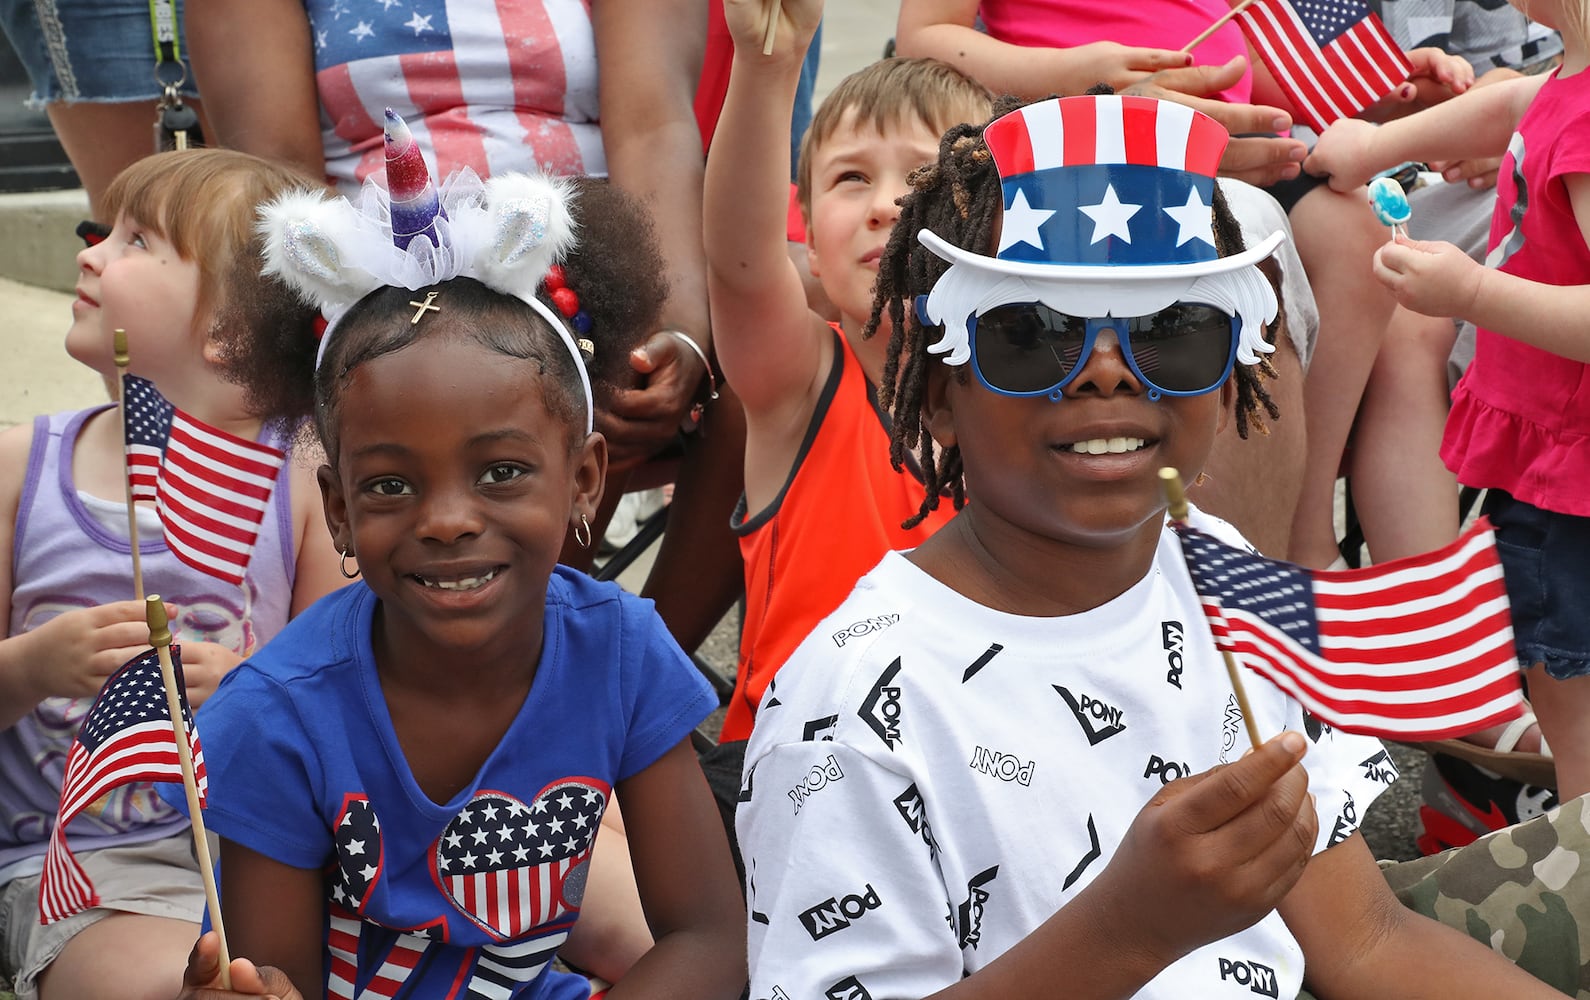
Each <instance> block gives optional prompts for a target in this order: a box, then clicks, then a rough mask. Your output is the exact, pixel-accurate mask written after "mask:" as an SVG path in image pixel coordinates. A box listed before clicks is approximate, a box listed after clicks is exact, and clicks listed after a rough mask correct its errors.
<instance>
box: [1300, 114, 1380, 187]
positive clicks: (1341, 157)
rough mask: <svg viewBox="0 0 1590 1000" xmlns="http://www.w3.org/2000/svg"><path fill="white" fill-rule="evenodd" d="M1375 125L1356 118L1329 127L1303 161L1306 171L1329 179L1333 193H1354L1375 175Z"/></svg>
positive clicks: (1340, 121) (1345, 119) (1337, 122)
mask: <svg viewBox="0 0 1590 1000" xmlns="http://www.w3.org/2000/svg"><path fill="white" fill-rule="evenodd" d="M1374 138H1375V126H1374V125H1371V124H1370V123H1369V122H1366V121H1359V120H1358V119H1357V118H1342V119H1339V120H1338V121H1336V122H1335V123H1334V124H1332V125H1331V127H1330V128H1327V129H1326V130H1325V132H1324V134H1322V135H1321V136H1320V137H1319V142H1317V143H1315V144H1314V151H1313V152H1312V153H1309V154H1308V159H1306V160H1304V161H1303V169H1304V170H1305V171H1307V172H1308V173H1311V174H1314V175H1315V176H1316V177H1327V178H1329V179H1330V186H1331V190H1333V191H1351V190H1353V189H1354V188H1360V187H1363V186H1364V185H1365V184H1368V183H1369V179H1370V178H1371V177H1373V176H1374V174H1375V169H1374V167H1373V165H1372V164H1373V160H1372V159H1371V152H1370V144H1371V143H1372V142H1373V141H1374Z"/></svg>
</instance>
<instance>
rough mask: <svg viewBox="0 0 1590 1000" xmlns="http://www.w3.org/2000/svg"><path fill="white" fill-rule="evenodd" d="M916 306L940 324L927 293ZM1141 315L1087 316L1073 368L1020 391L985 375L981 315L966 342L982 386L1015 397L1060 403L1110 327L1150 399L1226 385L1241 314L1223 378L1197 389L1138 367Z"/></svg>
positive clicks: (971, 323) (973, 319) (922, 316)
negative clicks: (1136, 332)
mask: <svg viewBox="0 0 1590 1000" xmlns="http://www.w3.org/2000/svg"><path fill="white" fill-rule="evenodd" d="M1177 304H1185V305H1194V304H1198V305H1202V304H1203V303H1177ZM915 305H916V314H917V319H918V321H920V322H921V324H922V325H923V326H925V327H935V326H938V325H939V324H937V323H933V322H931V321H930V320H929V319H928V317H927V296H926V295H918V296H917V297H916V303H915ZM1004 305H1012V306H1020V305H1032V306H1038V305H1042V303H1038V302H1010V303H1004ZM996 308H1003V305H1002V306H999V307H996ZM1050 308H1051V309H1052V307H1050ZM1211 308H1214V307H1211ZM1053 311H1054V312H1055V313H1057V314H1060V315H1067V314H1062V313H1060V311H1059V310H1058V309H1054V310H1053ZM1143 315H1148V316H1152V315H1155V314H1154V313H1145V314H1143ZM1140 318H1142V316H1094V317H1087V318H1086V323H1087V326H1086V331H1085V333H1084V334H1083V340H1082V350H1081V352H1080V353H1079V354H1078V355H1077V359H1076V361H1075V362H1074V363H1073V364H1072V366H1071V370H1070V371H1069V372H1067V373H1066V375H1065V377H1064V378H1062V379H1061V380H1060V381H1058V382H1056V383H1054V384H1053V385H1050V386H1047V387H1045V388H1042V389H1029V390H1025V391H1020V392H1018V391H1016V390H1013V389H1005V388H1002V387H1000V386H997V385H995V384H994V383H992V382H990V381H989V380H988V378H987V377H986V376H985V375H984V374H983V368H982V365H981V364H980V363H979V362H978V360H977V320H978V317H977V315H976V314H975V313H974V314H972V315H971V316H968V317H967V318H966V334H967V345H968V347H969V348H970V350H971V355H972V372H973V373H974V374H975V375H976V376H977V381H978V382H980V383H982V385H983V387H984V388H985V389H987V390H989V391H990V392H996V393H998V394H999V395H1001V396H1014V397H1027V396H1048V397H1049V399H1050V400H1052V401H1054V402H1056V403H1058V402H1060V400H1062V399H1064V398H1065V388H1066V386H1068V385H1070V384H1071V383H1072V382H1073V381H1074V380H1075V379H1076V377H1077V374H1078V373H1079V372H1081V371H1082V370H1083V369H1084V368H1086V367H1087V365H1088V360H1089V359H1090V358H1091V357H1092V356H1093V345H1094V343H1095V342H1097V340H1098V336H1099V331H1101V330H1111V331H1113V332H1114V333H1115V339H1116V341H1117V342H1118V343H1119V344H1120V345H1121V354H1122V356H1123V357H1125V358H1126V364H1127V367H1129V368H1130V369H1131V370H1132V374H1133V375H1135V376H1136V377H1137V380H1138V381H1139V382H1141V383H1143V385H1145V386H1147V387H1148V398H1149V399H1154V400H1157V399H1159V398H1160V397H1161V396H1204V395H1207V394H1209V393H1211V392H1214V391H1215V390H1216V389H1219V388H1220V387H1221V386H1222V385H1225V383H1226V379H1228V378H1230V377H1231V372H1232V369H1233V368H1235V367H1236V361H1237V344H1238V341H1239V339H1240V338H1241V333H1242V320H1241V319H1240V318H1239V317H1237V316H1229V315H1228V317H1227V318H1228V319H1229V321H1230V324H1231V342H1230V346H1229V347H1228V348H1227V350H1226V363H1225V365H1224V366H1222V368H1221V372H1220V377H1219V378H1218V379H1216V380H1215V381H1214V383H1213V384H1212V385H1209V386H1208V387H1206V388H1203V389H1194V390H1191V391H1187V390H1176V389H1167V388H1165V387H1164V386H1161V385H1160V384H1159V383H1157V382H1155V381H1154V380H1153V379H1152V378H1150V377H1149V376H1148V375H1147V374H1145V373H1144V371H1143V369H1142V368H1141V367H1139V365H1138V363H1137V357H1136V355H1135V354H1134V353H1133V351H1132V335H1131V321H1132V320H1134V319H1140Z"/></svg>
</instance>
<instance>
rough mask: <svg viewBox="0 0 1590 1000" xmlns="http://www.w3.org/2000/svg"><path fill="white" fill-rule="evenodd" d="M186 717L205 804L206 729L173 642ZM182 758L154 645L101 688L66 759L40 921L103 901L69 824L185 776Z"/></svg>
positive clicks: (42, 889) (173, 659)
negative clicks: (144, 785) (99, 804)
mask: <svg viewBox="0 0 1590 1000" xmlns="http://www.w3.org/2000/svg"><path fill="white" fill-rule="evenodd" d="M171 664H172V666H173V667H174V668H175V670H176V684H177V691H178V697H179V698H180V699H181V703H182V719H183V723H184V724H185V725H186V727H187V734H188V747H189V750H190V752H191V754H192V758H193V771H194V777H195V779H196V780H197V782H198V786H199V801H200V804H201V805H202V804H203V802H204V798H205V792H206V790H207V789H208V787H209V781H208V778H207V777H206V774H205V769H204V754H203V753H201V752H200V750H199V733H198V730H196V729H195V728H194V727H193V716H192V715H191V713H189V711H188V701H187V695H186V693H185V692H184V691H183V687H182V660H181V657H180V656H179V655H178V652H177V647H176V646H172V647H171ZM181 780H182V761H181V758H180V757H179V756H178V749H177V740H176V734H175V733H174V732H173V731H172V727H171V714H170V710H169V708H168V705H167V702H166V689H165V685H164V683H162V681H161V678H160V658H159V655H158V654H157V652H156V651H155V650H153V649H150V650H148V651H146V652H143V653H139V654H138V655H137V656H135V657H133V658H132V659H131V660H128V661H127V662H126V663H125V664H124V665H123V666H122V667H121V668H120V669H118V670H117V671H116V672H115V673H114V674H112V675H111V677H110V680H108V681H106V682H105V686H104V687H103V688H101V689H100V692H99V697H97V698H95V699H94V704H93V705H92V706H91V707H90V708H89V710H88V715H86V716H84V718H83V726H82V729H81V730H79V731H78V734H77V739H76V740H75V741H74V742H73V743H72V748H71V749H70V750H69V751H68V752H67V756H66V773H65V775H64V776H63V778H62V779H61V807H60V810H59V811H58V813H57V814H56V818H55V828H54V829H52V830H51V831H50V842H49V847H48V848H47V849H46V851H45V854H44V873H43V875H42V876H41V877H40V879H39V922H40V923H42V924H49V923H54V922H55V921H57V920H64V919H65V918H67V917H70V916H71V915H72V914H74V913H80V912H82V911H83V910H86V909H88V908H89V907H91V906H96V905H98V903H99V896H98V894H97V893H96V892H95V891H94V886H93V883H92V882H90V881H89V878H88V875H87V873H85V872H84V871H83V868H82V866H81V865H79V864H78V863H77V858H75V857H74V856H73V855H72V850H71V848H70V847H69V846H68V845H67V842H66V826H67V824H68V823H70V822H71V821H72V820H73V818H75V817H76V816H77V814H78V813H80V812H82V811H83V810H84V809H86V808H88V807H89V806H90V805H92V804H93V803H94V802H96V801H97V800H99V799H100V798H101V797H102V796H104V795H106V794H108V793H110V792H112V791H114V790H115V789H117V788H120V787H121V786H122V785H126V784H129V783H131V782H134V781H181Z"/></svg>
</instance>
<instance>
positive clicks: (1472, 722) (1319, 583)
mask: <svg viewBox="0 0 1590 1000" xmlns="http://www.w3.org/2000/svg"><path fill="white" fill-rule="evenodd" d="M1308 575H1309V576H1310V577H1311V578H1312V586H1313V599H1314V604H1315V617H1316V621H1317V632H1318V637H1319V640H1318V641H1319V651H1318V653H1315V652H1312V651H1310V650H1308V649H1305V648H1304V647H1303V646H1302V645H1300V644H1299V643H1298V642H1296V641H1294V640H1293V639H1292V638H1291V637H1289V636H1288V635H1286V634H1285V633H1284V632H1283V631H1281V630H1280V629H1277V628H1276V627H1274V626H1273V625H1272V624H1271V623H1270V622H1268V621H1266V620H1265V619H1264V618H1262V617H1260V616H1259V615H1257V614H1253V613H1251V612H1249V611H1245V610H1241V609H1236V608H1229V607H1224V606H1222V602H1220V601H1219V599H1218V598H1213V597H1211V596H1210V595H1207V594H1201V595H1200V596H1201V597H1202V598H1203V603H1204V612H1205V614H1206V615H1207V616H1208V618H1209V623H1210V629H1211V631H1213V632H1214V634H1215V644H1216V645H1217V646H1219V647H1220V648H1222V649H1225V650H1228V651H1230V652H1231V653H1232V654H1233V655H1234V656H1235V657H1236V658H1237V660H1238V661H1239V662H1241V663H1242V664H1243V665H1244V666H1247V667H1249V668H1250V669H1252V670H1254V671H1255V672H1257V673H1259V674H1261V675H1263V676H1264V677H1266V678H1268V679H1269V680H1270V681H1272V682H1273V683H1274V684H1276V685H1277V686H1278V687H1280V688H1282V689H1283V690H1285V691H1286V692H1288V693H1289V694H1291V695H1292V696H1293V697H1295V698H1296V699H1297V700H1298V701H1299V702H1301V703H1302V704H1303V706H1304V707H1305V708H1307V709H1308V710H1309V711H1310V712H1312V713H1313V714H1314V715H1316V716H1318V717H1319V718H1321V719H1323V720H1325V721H1326V722H1329V723H1330V724H1331V725H1333V726H1336V727H1337V728H1338V729H1342V730H1345V731H1347V732H1355V733H1365V734H1368V735H1372V736H1383V737H1387V738H1390V739H1397V740H1436V739H1447V738H1451V737H1455V736H1461V735H1463V734H1465V733H1471V732H1473V731H1475V730H1477V729H1482V728H1485V727H1486V726H1492V725H1497V724H1499V723H1502V722H1506V721H1508V720H1510V719H1514V718H1517V717H1518V716H1519V715H1521V714H1522V713H1523V711H1524V707H1525V702H1524V692H1523V685H1522V682H1521V678H1520V674H1519V665H1518V657H1517V655H1516V653H1515V651H1514V647H1513V627H1512V617H1511V614H1510V612H1509V609H1508V603H1507V590H1506V587H1505V586H1504V584H1503V581H1502V566H1501V562H1500V561H1499V560H1498V558H1497V555H1496V541H1495V536H1494V533H1493V532H1492V530H1491V527H1490V524H1489V522H1486V521H1484V520H1483V519H1482V520H1481V521H1480V522H1479V523H1477V524H1476V525H1475V526H1474V527H1472V528H1471V529H1470V530H1469V531H1468V532H1466V533H1465V534H1464V535H1463V536H1462V537H1460V538H1459V539H1458V540H1457V541H1456V542H1454V543H1453V544H1452V545H1449V546H1447V547H1446V548H1443V549H1439V550H1437V551H1435V552H1432V553H1428V554H1426V555H1423V556H1416V557H1413V558H1410V559H1398V560H1395V561H1392V562H1389V563H1384V564H1382V565H1380V566H1375V567H1370V568H1368V569H1363V570H1345V571H1339V572H1329V571H1312V572H1310V573H1309V574H1308ZM1228 603H1229V602H1228Z"/></svg>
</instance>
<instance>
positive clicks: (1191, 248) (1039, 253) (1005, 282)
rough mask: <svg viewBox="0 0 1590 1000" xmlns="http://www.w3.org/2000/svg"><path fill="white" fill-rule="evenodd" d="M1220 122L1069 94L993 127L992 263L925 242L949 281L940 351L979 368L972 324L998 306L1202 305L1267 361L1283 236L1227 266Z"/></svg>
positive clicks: (924, 234)
mask: <svg viewBox="0 0 1590 1000" xmlns="http://www.w3.org/2000/svg"><path fill="white" fill-rule="evenodd" d="M1229 138H1230V137H1229V135H1228V134H1227V132H1226V130H1225V128H1224V127H1223V126H1222V125H1220V124H1219V123H1218V122H1216V121H1215V120H1214V119H1213V118H1210V117H1209V116H1207V115H1205V114H1202V113H1201V112H1198V111H1194V110H1192V109H1191V108H1188V107H1186V106H1185V105H1181V104H1175V103H1172V102H1169V101H1159V100H1154V99H1152V98H1147V97H1124V96H1117V95H1100V96H1089V97H1063V98H1055V99H1051V100H1047V101H1041V102H1039V103H1036V104H1030V105H1027V106H1026V107H1023V108H1019V109H1017V110H1015V111H1012V112H1011V113H1010V114H1007V115H1004V116H1003V117H1001V118H998V119H996V120H995V121H993V122H991V123H989V125H988V126H987V127H986V128H985V129H984V130H983V141H984V142H985V143H986V144H987V146H988V150H989V152H990V153H991V154H992V156H993V160H994V165H995V167H996V168H997V169H998V171H999V176H1000V180H1001V183H1002V187H1003V189H1004V202H1003V205H1002V208H1003V218H1002V225H1001V227H1000V235H999V247H998V250H997V253H996V255H995V256H993V257H989V256H986V255H985V254H983V253H979V252H977V251H976V250H969V249H965V248H962V247H958V246H955V245H954V244H952V243H950V242H949V241H947V240H945V239H943V238H942V237H940V236H939V235H938V234H937V233H934V232H932V231H931V230H927V229H924V230H922V231H921V232H919V233H918V234H917V239H918V240H919V241H920V242H921V243H922V245H923V246H925V247H926V248H927V249H928V250H930V251H932V252H933V253H934V254H935V255H937V256H939V257H940V258H942V259H944V260H946V261H949V262H950V264H951V267H950V270H949V271H948V272H946V273H945V274H944V275H943V276H942V277H941V278H940V279H939V281H938V283H937V284H936V285H935V286H934V288H933V291H932V292H931V293H930V294H929V295H928V297H927V300H926V301H925V302H924V307H923V314H924V318H925V319H926V320H928V321H929V322H931V323H934V324H943V325H944V327H945V340H944V341H941V342H940V343H939V344H936V345H934V347H933V350H934V351H935V353H945V352H949V353H950V356H949V357H946V358H945V360H946V361H947V362H949V363H950V364H962V363H964V362H965V360H966V359H967V358H968V357H969V349H968V347H967V343H966V340H967V338H966V331H965V321H966V319H967V317H969V316H971V315H976V314H980V313H982V312H984V311H986V310H987V309H990V308H993V307H994V306H996V305H1002V304H1006V303H1011V302H1023V301H1041V302H1044V303H1045V304H1048V305H1050V306H1052V307H1053V308H1056V309H1059V310H1060V311H1063V312H1068V313H1071V314H1072V315H1081V316H1104V315H1116V316H1136V315H1146V314H1148V313H1150V312H1155V311H1158V310H1159V309H1163V308H1165V307H1166V306H1168V305H1171V304H1172V303H1174V302H1176V301H1183V300H1188V301H1200V302H1206V303H1209V304H1211V305H1216V306H1220V307H1222V308H1225V309H1227V310H1228V311H1229V312H1231V313H1233V314H1234V315H1238V316H1240V317H1241V318H1242V320H1243V327H1244V333H1245V335H1244V336H1243V338H1242V346H1241V348H1239V352H1238V357H1239V359H1241V360H1242V361H1243V362H1244V363H1249V364H1251V363H1253V362H1255V361H1257V360H1258V359H1257V357H1256V354H1258V353H1267V351H1268V350H1271V349H1273V348H1271V347H1270V345H1268V344H1265V343H1264V340H1263V337H1262V326H1263V324H1264V323H1266V322H1268V321H1269V320H1271V319H1273V318H1274V315H1275V307H1276V303H1275V295H1274V292H1273V290H1272V289H1271V288H1270V285H1269V282H1268V281H1267V280H1266V279H1265V278H1264V276H1263V275H1262V274H1261V273H1260V272H1259V271H1258V269H1257V268H1256V267H1254V266H1253V265H1254V264H1255V263H1256V262H1257V261H1260V260H1262V259H1264V258H1265V257H1268V256H1269V255H1270V254H1271V253H1273V252H1274V251H1275V248H1276V247H1277V246H1278V245H1280V242H1281V240H1282V239H1284V238H1285V237H1284V234H1283V233H1280V232H1276V233H1272V234H1270V235H1269V236H1268V237H1266V238H1265V239H1263V240H1261V241H1260V242H1259V243H1258V244H1257V245H1256V246H1253V247H1251V248H1249V249H1246V250H1243V251H1241V252H1239V253H1235V254H1232V255H1230V256H1227V257H1221V256H1219V254H1218V252H1217V250H1216V249H1215V237H1214V212H1213V210H1212V208H1211V207H1210V206H1211V204H1212V200H1213V198H1214V187H1215V172H1216V169H1217V168H1218V167H1219V164H1220V157H1221V154H1222V153H1224V152H1225V148H1226V143H1227V141H1228V140H1229Z"/></svg>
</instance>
